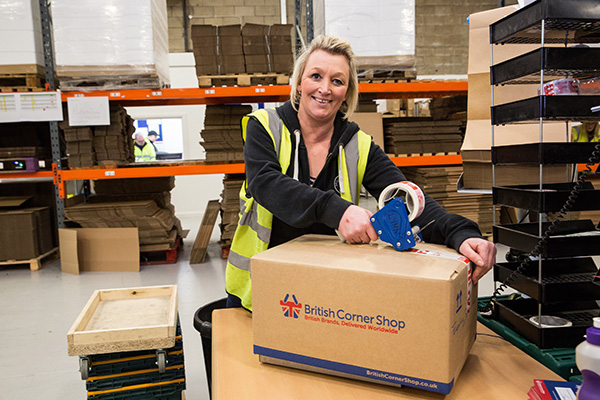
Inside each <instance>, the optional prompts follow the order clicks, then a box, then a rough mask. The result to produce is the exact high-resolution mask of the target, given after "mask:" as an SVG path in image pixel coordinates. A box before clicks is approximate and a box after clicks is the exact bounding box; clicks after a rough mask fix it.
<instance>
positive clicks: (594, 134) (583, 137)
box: [571, 121, 600, 143]
mask: <svg viewBox="0 0 600 400" xmlns="http://www.w3.org/2000/svg"><path fill="white" fill-rule="evenodd" d="M571 137H572V139H571V140H572V141H573V142H580V143H585V142H597V141H598V139H600V127H599V126H598V121H583V122H581V125H575V126H574V127H572V128H571Z"/></svg>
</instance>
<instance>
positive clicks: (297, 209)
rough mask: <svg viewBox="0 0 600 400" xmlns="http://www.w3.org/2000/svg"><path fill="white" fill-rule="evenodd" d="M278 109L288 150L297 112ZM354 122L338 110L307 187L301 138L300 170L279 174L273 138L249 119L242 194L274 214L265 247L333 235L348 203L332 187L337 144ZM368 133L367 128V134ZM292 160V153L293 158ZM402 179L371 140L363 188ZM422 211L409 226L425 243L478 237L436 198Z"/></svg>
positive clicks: (452, 243)
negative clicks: (319, 163)
mask: <svg viewBox="0 0 600 400" xmlns="http://www.w3.org/2000/svg"><path fill="white" fill-rule="evenodd" d="M276 110H277V113H278V115H279V116H280V118H281V119H282V121H283V123H284V125H285V126H286V127H287V128H288V131H289V132H290V134H291V135H292V140H291V142H292V152H293V151H294V150H295V149H294V147H295V140H294V138H293V132H294V131H295V130H296V129H298V130H300V123H299V121H298V113H297V111H295V110H294V109H293V107H292V105H291V103H290V102H289V101H287V102H286V103H284V104H283V105H282V106H280V107H278V108H277V109H276ZM358 129H359V128H358V125H357V124H356V123H354V122H349V121H348V120H346V119H344V118H343V114H342V113H341V112H338V114H337V116H336V118H335V121H334V130H333V136H332V138H331V145H330V146H329V154H328V156H327V160H326V162H325V165H324V167H323V169H322V170H321V172H320V173H319V175H318V176H316V177H314V178H316V179H315V181H314V184H313V186H312V187H311V186H310V174H309V165H308V154H307V151H306V147H305V145H304V140H302V139H301V140H300V145H299V154H298V158H299V173H298V179H299V181H296V180H294V179H293V178H292V176H293V174H294V165H293V163H291V165H290V167H289V168H288V171H287V174H286V175H284V174H282V172H281V167H280V165H279V161H278V160H277V154H276V152H275V148H274V147H273V141H272V140H271V137H270V136H269V134H268V133H267V131H266V130H265V129H264V128H263V126H262V125H261V124H260V122H258V120H256V119H252V118H251V119H250V120H249V121H248V127H247V131H246V143H245V146H244V159H245V164H246V180H247V183H248V187H247V194H248V196H253V197H254V198H255V200H256V201H258V203H259V204H260V205H262V206H263V207H265V208H266V209H267V210H269V211H270V212H271V213H272V214H273V226H272V233H271V242H270V244H269V247H273V246H277V245H279V244H281V243H285V242H287V241H289V240H292V239H294V238H296V237H299V236H302V235H304V234H308V233H319V234H329V235H335V229H336V228H337V227H338V225H339V223H340V220H341V218H342V215H343V214H344V212H345V211H346V209H347V208H348V207H349V206H350V205H351V204H352V203H350V202H348V201H346V200H344V199H342V198H341V197H340V195H339V188H337V187H336V186H337V184H336V181H337V176H338V166H337V159H338V157H337V155H338V146H339V144H340V143H342V144H344V145H345V144H346V143H348V141H349V140H350V139H351V138H352V136H353V135H354V134H355V133H356V132H357V131H358ZM367 133H368V132H367ZM292 159H293V157H292ZM405 180H406V178H405V176H404V175H403V174H402V172H400V170H399V169H398V167H397V166H395V165H394V163H393V162H392V161H391V160H390V159H389V157H388V156H387V155H386V154H385V153H384V152H383V150H382V149H381V148H380V147H379V146H378V145H376V144H375V143H374V142H371V148H370V150H369V158H368V162H367V168H366V171H365V175H364V178H363V186H364V187H365V188H366V189H367V191H368V192H369V193H370V194H371V195H373V196H374V197H375V198H379V194H380V193H381V192H382V191H383V190H384V189H385V188H386V187H387V186H388V185H390V184H392V183H396V182H398V181H405ZM425 198H426V202H425V209H424V211H423V213H422V214H421V216H420V217H418V218H416V219H415V220H414V221H413V222H412V224H413V225H414V224H416V225H419V226H425V225H426V224H427V223H428V222H430V221H431V220H433V219H435V222H434V223H433V224H431V225H430V226H429V227H427V228H426V229H424V230H423V232H422V235H423V239H424V240H425V241H426V242H430V243H438V244H445V245H446V246H448V247H451V248H453V249H455V250H458V248H459V247H460V245H461V243H462V242H463V241H464V240H465V239H467V238H470V237H481V233H480V231H479V228H478V226H477V224H476V223H475V222H473V221H470V220H468V219H466V218H464V217H462V216H460V215H456V214H449V213H448V212H447V211H446V210H444V208H442V207H441V206H440V205H439V204H438V203H437V202H436V201H435V200H433V199H432V198H431V197H429V196H428V195H427V194H426V195H425Z"/></svg>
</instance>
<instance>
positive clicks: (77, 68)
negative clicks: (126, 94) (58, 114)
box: [51, 0, 169, 90]
mask: <svg viewBox="0 0 600 400" xmlns="http://www.w3.org/2000/svg"><path fill="white" fill-rule="evenodd" d="M51 11H52V20H53V24H52V27H53V39H54V54H55V63H56V74H57V76H58V78H59V86H60V88H61V89H62V90H81V89H96V90H112V89H133V88H160V87H167V86H168V85H169V59H168V55H169V46H168V24H167V7H166V2H165V1H164V0H130V1H126V2H123V1H116V0H111V1H104V2H97V1H92V0H83V1H82V0H62V1H59V2H52V4H51ZM132 21H135V23H132ZM140 27H143V29H140ZM90 48H93V49H94V51H90Z"/></svg>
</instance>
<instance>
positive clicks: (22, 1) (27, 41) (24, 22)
mask: <svg viewBox="0 0 600 400" xmlns="http://www.w3.org/2000/svg"><path fill="white" fill-rule="evenodd" d="M0 35H1V36H2V37H3V38H5V40H0V65H23V64H38V65H44V53H43V51H42V26H41V24H40V7H39V4H38V1H37V0H13V1H7V0H2V1H0ZM15 72H17V71H15Z"/></svg>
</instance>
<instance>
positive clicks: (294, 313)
mask: <svg viewBox="0 0 600 400" xmlns="http://www.w3.org/2000/svg"><path fill="white" fill-rule="evenodd" d="M292 299H293V300H294V301H291V300H290V295H289V294H286V295H285V298H284V299H283V300H279V304H280V305H281V310H282V311H283V316H284V317H288V318H298V316H299V315H300V309H301V308H302V304H300V303H298V300H296V296H295V295H292Z"/></svg>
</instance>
